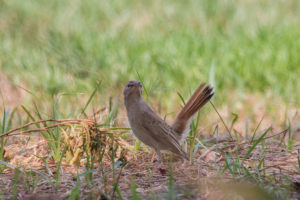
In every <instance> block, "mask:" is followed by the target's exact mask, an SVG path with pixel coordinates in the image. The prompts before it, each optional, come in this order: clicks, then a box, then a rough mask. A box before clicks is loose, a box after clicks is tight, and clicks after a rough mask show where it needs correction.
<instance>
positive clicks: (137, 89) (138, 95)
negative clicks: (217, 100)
mask: <svg viewBox="0 0 300 200" xmlns="http://www.w3.org/2000/svg"><path fill="white" fill-rule="evenodd" d="M205 85H206V84H205V83H201V84H200V85H199V87H198V88H197V89H196V90H195V92H194V93H193V95H192V96H191V97H190V99H189V100H188V101H187V103H186V104H185V105H184V106H183V108H182V109H181V111H180V112H179V113H178V115H177V116H176V118H175V120H174V122H173V123H172V124H170V125H169V124H168V123H167V122H166V121H164V120H163V119H162V118H161V117H159V116H158V115H157V114H156V113H155V112H154V111H153V110H152V109H151V107H150V106H149V105H148V104H147V103H146V102H145V101H144V99H143V97H142V88H143V86H142V83H141V82H140V81H136V80H131V81H129V82H128V83H127V85H126V87H125V89H124V91H123V95H124V104H125V108H126V112H127V118H128V121H129V124H130V127H131V130H132V132H133V134H134V135H135V136H136V137H137V138H138V139H139V140H140V141H142V142H143V143H144V144H146V145H147V146H150V147H151V148H153V149H154V150H155V152H156V154H157V156H158V158H159V162H160V161H161V160H162V155H161V151H170V152H172V153H174V154H176V155H179V156H180V157H183V158H184V159H186V160H189V156H188V155H187V153H186V152H185V151H184V150H183V149H182V147H181V144H182V142H183V140H184V139H185V137H186V136H187V134H188V132H189V128H190V124H191V122H192V120H193V118H194V116H195V114H196V113H197V111H198V110H199V109H200V108H202V107H203V106H204V105H205V104H206V103H207V102H208V101H209V100H210V99H211V98H212V96H213V95H214V94H215V93H214V90H213V88H212V87H211V86H209V85H208V86H206V87H205Z"/></svg>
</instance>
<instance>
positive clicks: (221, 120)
mask: <svg viewBox="0 0 300 200" xmlns="http://www.w3.org/2000/svg"><path fill="white" fill-rule="evenodd" d="M209 102H210V104H211V105H212V107H213V108H214V109H215V111H216V112H217V114H218V115H219V117H220V119H221V121H222V122H223V124H224V126H225V128H226V129H227V131H228V133H229V135H230V137H231V140H232V141H233V137H232V135H231V132H230V130H229V128H228V126H227V125H226V124H225V121H224V120H223V118H222V116H221V115H220V113H219V112H218V110H217V108H216V107H215V105H214V104H213V103H212V102H211V100H209Z"/></svg>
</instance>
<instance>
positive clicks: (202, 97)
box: [172, 83, 214, 141]
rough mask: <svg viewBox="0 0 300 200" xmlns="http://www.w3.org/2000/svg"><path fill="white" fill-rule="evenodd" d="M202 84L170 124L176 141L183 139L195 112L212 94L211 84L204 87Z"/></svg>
mask: <svg viewBox="0 0 300 200" xmlns="http://www.w3.org/2000/svg"><path fill="white" fill-rule="evenodd" d="M204 86H205V83H202V84H201V85H200V86H199V87H198V88H197V90H196V91H195V92H194V94H193V95H192V96H191V98H190V99H189V100H188V102H187V103H186V104H185V105H184V107H183V108H182V110H181V111H180V113H179V114H178V115H177V117H176V119H175V121H174V122H173V124H172V128H173V130H174V131H175V132H176V135H177V138H178V141H181V140H182V139H184V138H185V135H186V134H187V133H188V132H189V127H190V124H191V122H192V120H193V116H194V115H195V114H196V112H197V111H198V110H199V109H200V108H202V107H203V106H204V105H205V104H206V103H207V102H208V101H209V100H210V99H211V97H212V96H213V95H214V91H213V88H212V87H211V86H209V85H208V86H206V87H205V88H204ZM203 88H204V89H203Z"/></svg>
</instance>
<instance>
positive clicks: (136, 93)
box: [123, 81, 143, 100]
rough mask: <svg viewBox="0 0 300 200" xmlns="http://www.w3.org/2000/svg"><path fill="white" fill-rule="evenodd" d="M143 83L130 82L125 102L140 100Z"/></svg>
mask: <svg viewBox="0 0 300 200" xmlns="http://www.w3.org/2000/svg"><path fill="white" fill-rule="evenodd" d="M142 88H143V86H142V83H141V82H139V81H129V82H128V83H127V85H126V87H125V89H124V92H123V94H124V98H125V100H129V99H132V100H134V99H138V98H140V97H141V96H142Z"/></svg>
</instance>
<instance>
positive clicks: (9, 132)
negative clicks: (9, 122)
mask: <svg viewBox="0 0 300 200" xmlns="http://www.w3.org/2000/svg"><path fill="white" fill-rule="evenodd" d="M42 121H43V122H45V121H47V120H42ZM42 121H40V123H41V122H42ZM32 124H35V123H32ZM32 124H31V125H32ZM69 124H81V121H80V120H78V121H67V122H62V123H58V124H53V125H51V126H46V127H44V128H38V129H32V130H27V131H21V132H17V133H13V132H15V131H17V130H20V129H23V128H24V127H26V126H25V125H24V126H22V127H20V128H16V129H14V130H11V131H8V132H6V133H3V134H1V135H0V137H2V136H12V135H19V134H25V133H30V132H40V131H46V130H48V129H51V128H55V127H57V126H65V125H69Z"/></svg>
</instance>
